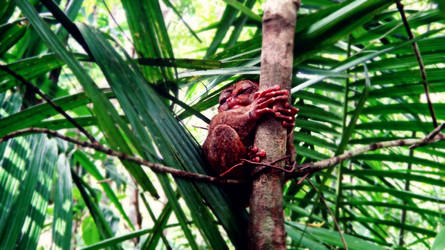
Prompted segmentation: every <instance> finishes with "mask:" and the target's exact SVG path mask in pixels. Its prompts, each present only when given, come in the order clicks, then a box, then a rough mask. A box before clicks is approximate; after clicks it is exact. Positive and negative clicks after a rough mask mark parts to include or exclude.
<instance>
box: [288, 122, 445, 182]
mask: <svg viewBox="0 0 445 250" xmlns="http://www.w3.org/2000/svg"><path fill="white" fill-rule="evenodd" d="M443 127H445V125H443V124H442V125H441V126H439V127H438V128H443ZM433 133H434V134H435V135H434V136H433V137H431V138H430V135H427V136H426V137H424V138H419V139H400V140H393V141H385V142H377V143H371V144H369V145H367V146H364V147H360V148H356V149H353V150H350V151H347V152H345V153H344V154H341V155H338V156H334V157H331V158H329V159H325V160H321V161H317V162H310V163H305V164H302V165H297V166H296V171H295V172H294V173H293V174H292V175H294V176H304V175H306V174H307V173H314V172H317V171H320V170H323V169H326V168H329V167H332V166H334V165H336V164H338V163H340V162H342V161H345V160H347V159H350V158H353V157H355V156H357V155H360V154H363V153H366V152H369V151H374V150H376V149H380V148H389V147H401V146H410V145H419V146H424V145H428V144H432V143H435V142H438V141H442V140H445V135H444V134H442V133H437V132H436V129H435V130H434V131H433V132H431V133H430V134H433Z"/></svg>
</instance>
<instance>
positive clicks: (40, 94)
mask: <svg viewBox="0 0 445 250" xmlns="http://www.w3.org/2000/svg"><path fill="white" fill-rule="evenodd" d="M0 69H1V70H3V71H5V72H6V73H8V74H10V75H11V76H13V77H14V78H15V79H17V80H19V81H20V82H22V83H23V84H24V85H26V87H28V88H30V89H31V90H32V91H33V92H34V93H36V94H38V95H39V96H40V97H41V98H42V99H43V100H45V101H46V102H47V103H48V104H49V105H50V106H51V107H53V108H54V109H55V110H56V111H57V112H59V113H60V114H61V115H63V117H65V118H66V119H67V120H68V121H69V122H71V123H72V124H73V125H74V127H76V128H77V129H79V131H80V132H82V133H83V134H84V135H85V136H86V137H87V138H88V139H89V140H90V141H91V142H92V143H97V141H96V139H95V138H94V137H93V136H92V135H91V134H90V133H88V131H86V130H85V129H84V128H83V127H82V126H80V124H79V123H77V122H76V121H75V120H74V119H73V118H72V117H71V116H70V115H68V114H67V113H66V112H65V111H64V110H63V109H62V108H61V107H59V106H58V105H57V104H55V103H54V102H53V101H52V100H51V98H49V96H47V95H45V94H44V93H43V92H42V91H40V89H39V88H37V87H36V86H34V85H33V84H32V83H31V82H29V81H28V80H26V79H25V78H23V77H22V76H21V75H19V74H17V73H15V72H14V71H12V70H11V69H9V68H8V67H7V66H6V65H0Z"/></svg>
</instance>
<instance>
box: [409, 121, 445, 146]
mask: <svg viewBox="0 0 445 250" xmlns="http://www.w3.org/2000/svg"><path fill="white" fill-rule="evenodd" d="M444 128H445V123H442V124H441V125H440V126H438V127H436V128H435V129H434V130H433V131H431V133H429V134H428V135H427V136H425V138H423V140H422V142H420V143H417V144H414V145H411V147H409V148H410V149H414V148H417V147H419V146H423V145H426V144H425V143H428V141H430V140H432V139H433V138H434V137H435V136H436V135H438V134H439V133H440V131H442V130H443V129H444Z"/></svg>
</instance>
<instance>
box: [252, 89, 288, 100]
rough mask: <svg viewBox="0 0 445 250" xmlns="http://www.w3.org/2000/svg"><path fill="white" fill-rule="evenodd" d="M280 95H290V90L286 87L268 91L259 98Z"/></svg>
mask: <svg viewBox="0 0 445 250" xmlns="http://www.w3.org/2000/svg"><path fill="white" fill-rule="evenodd" d="M280 95H283V96H289V91H287V90H286V89H280V90H273V91H270V92H267V93H266V94H264V95H262V96H260V97H258V98H261V97H264V98H270V97H274V96H280Z"/></svg>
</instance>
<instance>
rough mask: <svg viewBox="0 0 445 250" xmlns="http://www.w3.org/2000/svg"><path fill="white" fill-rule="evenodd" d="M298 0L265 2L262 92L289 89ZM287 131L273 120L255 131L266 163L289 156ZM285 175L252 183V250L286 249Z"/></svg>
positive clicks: (269, 174)
mask: <svg viewBox="0 0 445 250" xmlns="http://www.w3.org/2000/svg"><path fill="white" fill-rule="evenodd" d="M299 4H300V1H299V0H266V4H265V8H264V16H263V46H262V51H261V52H262V53H261V75H260V89H261V90H264V89H267V88H270V87H272V86H274V85H276V84H279V85H280V86H281V88H283V89H290V86H291V80H292V62H293V44H294V33H295V21H296V15H297V10H298V7H299ZM286 135H287V131H286V129H285V128H284V127H283V126H282V125H281V123H280V121H277V120H276V119H274V118H272V117H271V118H270V119H266V120H265V121H264V122H262V123H261V124H260V125H259V126H258V129H257V131H256V136H255V143H254V144H255V145H256V146H257V147H258V148H259V149H264V150H266V158H265V159H263V161H267V162H271V161H274V160H276V159H278V158H280V157H282V156H283V155H285V154H286V142H287V140H286ZM283 179H284V176H283V173H282V172H280V171H277V170H272V169H265V170H264V172H261V173H260V174H259V175H258V176H257V177H256V178H255V180H254V181H253V188H252V195H251V198H250V219H249V249H286V232H285V230H284V218H283Z"/></svg>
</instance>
